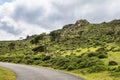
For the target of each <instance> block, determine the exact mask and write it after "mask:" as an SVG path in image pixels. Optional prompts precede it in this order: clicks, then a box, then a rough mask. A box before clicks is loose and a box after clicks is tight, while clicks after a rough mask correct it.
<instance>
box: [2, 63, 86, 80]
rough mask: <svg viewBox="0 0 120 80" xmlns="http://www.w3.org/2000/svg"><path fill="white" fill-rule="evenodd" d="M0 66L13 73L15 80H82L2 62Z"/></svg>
mask: <svg viewBox="0 0 120 80" xmlns="http://www.w3.org/2000/svg"><path fill="white" fill-rule="evenodd" d="M0 66H1V67H4V68H8V69H11V70H12V71H14V72H15V73H16V77H17V80H84V79H82V78H79V77H76V76H73V75H70V74H66V73H62V72H58V71H55V70H50V69H46V68H40V67H39V68H38V67H33V66H27V65H21V64H10V63H3V62H0Z"/></svg>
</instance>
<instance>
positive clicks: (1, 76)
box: [0, 67, 16, 80]
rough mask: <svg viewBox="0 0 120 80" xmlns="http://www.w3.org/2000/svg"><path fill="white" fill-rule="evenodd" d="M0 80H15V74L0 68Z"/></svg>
mask: <svg viewBox="0 0 120 80" xmlns="http://www.w3.org/2000/svg"><path fill="white" fill-rule="evenodd" d="M0 80H16V76H15V73H13V72H11V71H10V70H7V69H4V68H1V67H0Z"/></svg>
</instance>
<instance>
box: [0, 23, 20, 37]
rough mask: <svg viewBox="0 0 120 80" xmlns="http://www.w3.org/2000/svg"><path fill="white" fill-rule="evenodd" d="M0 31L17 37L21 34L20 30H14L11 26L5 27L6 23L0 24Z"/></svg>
mask: <svg viewBox="0 0 120 80" xmlns="http://www.w3.org/2000/svg"><path fill="white" fill-rule="evenodd" d="M0 30H3V31H6V32H7V33H9V34H13V35H19V34H20V33H21V31H20V30H15V29H14V28H13V27H12V26H10V25H7V23H6V22H0Z"/></svg>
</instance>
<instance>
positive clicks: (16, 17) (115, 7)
mask: <svg viewBox="0 0 120 80" xmlns="http://www.w3.org/2000/svg"><path fill="white" fill-rule="evenodd" d="M119 4H120V0H104V1H103V0H47V1H46V0H13V1H12V2H9V3H8V2H6V3H4V4H2V5H0V40H9V39H19V37H25V36H26V35H32V34H39V33H42V32H49V31H51V30H54V29H58V28H61V27H62V26H63V25H65V24H68V23H73V22H74V21H76V20H78V19H82V18H84V19H87V20H89V21H90V22H103V21H110V20H112V19H116V18H120V15H119V14H120V9H119V7H120V5H119ZM3 35H4V36H3Z"/></svg>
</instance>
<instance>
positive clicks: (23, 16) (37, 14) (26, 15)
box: [11, 5, 45, 24]
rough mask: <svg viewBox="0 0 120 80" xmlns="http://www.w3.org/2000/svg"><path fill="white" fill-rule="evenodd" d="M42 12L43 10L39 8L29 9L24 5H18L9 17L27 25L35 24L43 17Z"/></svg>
mask: <svg viewBox="0 0 120 80" xmlns="http://www.w3.org/2000/svg"><path fill="white" fill-rule="evenodd" d="M33 7H34V6H33ZM44 12H45V11H44V9H43V8H41V7H37V8H33V9H30V8H28V7H26V6H24V5H18V6H16V8H15V11H14V13H13V15H11V16H12V18H13V19H14V20H16V21H19V20H22V21H26V22H28V23H33V24H37V23H38V22H39V19H40V18H41V17H42V16H43V14H44Z"/></svg>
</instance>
